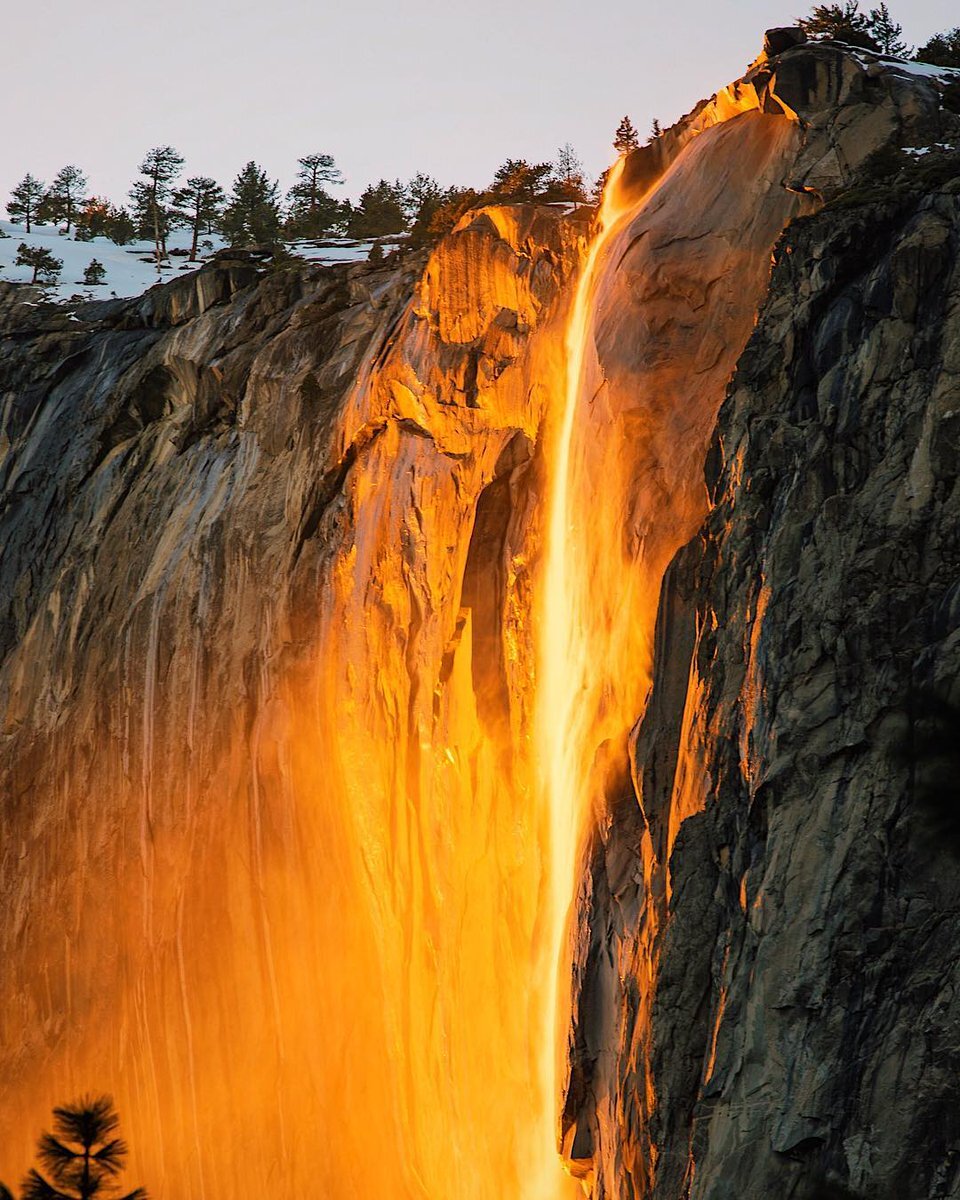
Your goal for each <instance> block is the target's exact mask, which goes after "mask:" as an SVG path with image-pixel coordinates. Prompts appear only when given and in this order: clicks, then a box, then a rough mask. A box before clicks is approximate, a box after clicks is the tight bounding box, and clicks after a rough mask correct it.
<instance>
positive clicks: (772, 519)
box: [592, 191, 960, 1200]
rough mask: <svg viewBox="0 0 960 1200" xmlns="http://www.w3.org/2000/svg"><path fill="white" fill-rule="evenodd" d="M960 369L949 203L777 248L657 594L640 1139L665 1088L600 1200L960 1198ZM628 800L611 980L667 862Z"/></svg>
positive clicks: (837, 225)
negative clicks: (615, 1185)
mask: <svg viewBox="0 0 960 1200" xmlns="http://www.w3.org/2000/svg"><path fill="white" fill-rule="evenodd" d="M958 356H960V203H958V200H957V197H956V196H954V195H951V194H949V193H948V192H942V191H941V192H935V193H928V194H925V195H916V194H914V195H913V196H912V197H902V196H901V197H899V198H897V197H892V198H888V199H887V200H886V201H885V202H882V201H881V202H875V203H872V204H871V203H867V204H862V205H855V206H853V207H850V208H847V209H841V210H839V211H838V210H836V209H833V210H831V209H829V208H828V209H827V210H825V211H823V212H821V213H820V214H818V215H817V216H815V217H811V218H808V219H805V220H801V221H798V222H796V223H795V224H794V225H793V226H791V228H790V229H789V230H788V231H787V233H786V235H785V237H784V239H783V241H782V242H781V244H780V246H779V248H778V251H777V262H776V266H775V268H774V272H773V276H772V280H771V284H770V293H769V297H768V299H767V302H766V304H765V306H764V308H763V310H762V312H761V316H760V321H759V325H758V328H757V331H756V333H755V334H754V336H753V337H752V339H751V341H750V343H749V345H748V347H747V349H746V351H745V353H744V355H743V357H742V358H741V360H740V362H739V364H738V367H737V372H736V376H735V379H734V382H733V385H732V388H731V392H730V395H729V398H728V400H727V402H726V404H725V405H724V408H723V409H722V411H721V413H720V417H719V420H718V425H717V432H716V440H715V442H714V447H713V450H712V452H711V455H710V458H709V462H708V483H709V485H710V488H711V494H712V509H711V512H710V515H709V517H708V519H707V521H706V523H705V525H704V526H703V529H702V530H701V533H700V535H699V536H698V537H697V538H696V539H695V540H694V541H693V542H692V543H691V544H690V545H689V546H688V547H687V548H686V549H685V550H684V551H683V552H682V553H681V555H679V556H678V558H677V560H676V561H675V562H674V564H673V566H672V568H671V570H670V571H669V572H668V574H667V576H666V579H665V583H664V590H663V594H662V603H661V611H660V619H659V626H658V644H657V657H656V677H655V684H654V692H653V696H652V698H651V702H650V705H649V708H648V711H647V715H646V718H645V720H644V722H643V723H642V725H641V726H640V728H639V731H638V734H637V741H636V747H635V752H634V755H635V761H636V763H637V764H638V766H637V772H638V774H637V778H636V790H637V795H639V796H640V797H641V798H642V812H643V815H644V820H643V822H642V825H643V831H642V832H643V835H644V836H647V837H649V839H650V840H651V842H652V845H653V848H654V854H653V862H654V863H655V864H662V865H657V866H655V867H654V868H653V875H654V878H653V883H652V887H651V886H650V884H651V881H650V879H649V878H648V880H647V885H648V888H649V890H650V892H651V894H652V896H653V897H654V900H655V903H654V904H653V906H652V909H653V911H651V910H650V907H649V906H648V909H647V911H645V912H643V913H642V915H641V922H640V925H641V928H642V927H643V926H644V925H646V926H648V927H650V926H652V927H653V929H654V931H655V933H654V936H655V938H656V940H657V944H658V946H659V947H660V957H659V974H658V977H657V980H656V984H655V992H656V994H655V998H654V1000H653V1003H652V1016H651V1027H652V1031H653V1032H652V1049H651V1053H650V1058H649V1074H648V1075H646V1077H645V1078H644V1077H643V1073H641V1078H640V1079H638V1078H637V1075H636V1061H637V1055H636V1046H637V1045H638V1044H639V1033H640V1031H639V1029H638V1027H637V1023H636V1018H635V1015H634V1014H635V1012H636V1011H637V1008H638V1003H637V1000H636V998H635V997H636V995H637V993H638V991H640V990H642V987H643V980H642V977H638V976H631V973H630V971H627V972H625V986H624V988H623V991H622V994H621V1000H620V1021H621V1024H620V1026H619V1029H620V1038H621V1042H620V1045H621V1057H620V1060H619V1075H620V1080H621V1085H620V1086H621V1092H620V1095H621V1101H620V1103H621V1106H622V1107H621V1109H620V1111H621V1114H622V1128H623V1129H624V1131H626V1132H625V1136H624V1142H625V1143H627V1145H629V1144H630V1143H632V1142H633V1140H634V1137H635V1132H634V1131H635V1130H636V1129H637V1127H638V1125H639V1124H640V1120H639V1111H640V1109H641V1107H642V1106H641V1105H640V1104H639V1101H638V1097H641V1096H642V1095H643V1094H644V1091H645V1088H646V1087H650V1088H651V1089H652V1095H651V1102H650V1110H651V1116H650V1118H649V1119H648V1120H647V1121H646V1123H645V1128H646V1129H647V1130H648V1131H649V1138H650V1142H651V1143H652V1145H653V1147H655V1150H654V1151H653V1157H654V1160H655V1163H656V1166H655V1170H654V1171H653V1173H652V1176H651V1177H649V1178H645V1170H646V1165H647V1163H648V1162H649V1158H648V1159H647V1160H646V1162H645V1163H644V1164H643V1167H644V1170H641V1171H639V1172H637V1178H636V1179H635V1180H634V1181H633V1183H631V1184H627V1183H624V1184H623V1186H622V1190H621V1191H620V1192H619V1193H617V1192H612V1193H611V1194H620V1195H624V1196H628V1195H629V1196H633V1195H637V1196H639V1195H647V1194H651V1195H653V1196H656V1197H663V1198H664V1200H666V1198H668V1197H669V1198H671V1200H672V1198H674V1197H678V1196H681V1195H689V1196H692V1197H698V1198H704V1200H706V1198H709V1200H721V1198H724V1200H725V1198H727V1197H734V1196H737V1197H744V1196H746V1197H761V1196H772V1195H777V1196H796V1197H821V1196H824V1195H833V1194H836V1195H848V1194H849V1195H856V1196H864V1197H866V1196H869V1197H871V1198H872V1200H884V1198H886V1197H890V1198H891V1200H892V1198H893V1197H907V1198H911V1200H912V1198H914V1197H915V1198H917V1200H920V1198H921V1197H924V1198H925V1197H948V1196H956V1195H957V1194H958V1188H960V1172H958V1168H960V1162H958V1150H960V1108H958V1105H957V1079H958V1078H960V1002H958V999H957V997H958V983H960V967H958V956H957V946H958V945H960V907H958V901H960V890H958V889H960V882H958V879H960V876H958V872H957V857H956V855H957V849H958V842H957V839H956V825H955V824H954V823H953V821H952V820H951V819H950V818H949V817H948V816H947V817H945V811H946V813H947V814H949V813H950V812H951V811H952V806H954V805H955V801H956V789H955V783H954V782H953V781H952V780H951V769H950V768H949V766H947V765H945V764H948V763H949V762H952V761H954V755H955V747H956V740H955V738H956V732H955V731H956V715H955V714H956V707H955V706H956V705H957V702H958V700H960V693H958V683H957V680H958V677H960V659H958V652H957V646H958V637H960V624H958V612H957V606H956V603H955V598H956V592H957V587H958V583H957V581H958V578H960V539H958V536H957V527H958V516H960V508H958V506H960V494H958V491H957V478H958V473H960V458H958V454H957V451H958V431H957V417H956V411H955V409H956V404H957V397H958V395H960V391H958V384H960V375H958V372H960V357H958ZM692 640H695V649H694V652H693V654H692V655H691V654H690V653H689V646H690V643H691V641H692ZM688 672H689V678H690V679H691V680H693V679H695V680H699V681H700V685H701V686H700V689H699V691H698V696H699V700H698V706H697V716H696V720H695V721H694V722H693V723H692V724H691V725H689V726H688V727H687V728H685V729H682V730H681V724H682V719H683V714H684V700H685V697H686V696H687V694H688V688H687V678H688ZM691 773H693V774H694V775H695V776H696V779H697V781H698V792H699V795H700V797H701V800H702V806H703V810H702V811H701V812H699V813H696V814H695V815H691V816H688V818H687V819H686V820H685V821H684V822H683V823H682V825H681V826H680V829H679V833H678V835H677V836H676V840H675V842H674V843H673V846H672V851H671V849H670V836H671V826H672V825H673V824H674V823H675V813H676V810H677V807H678V805H679V804H681V802H682V791H683V786H684V785H683V780H684V778H688V777H689V775H690V774H691ZM632 802H635V797H634V796H627V797H625V798H624V799H623V800H622V801H621V802H620V803H619V805H616V806H615V807H614V810H613V817H612V821H611V826H610V832H609V834H608V835H607V839H606V846H605V851H604V852H603V853H602V854H601V853H598V854H597V855H595V858H594V885H593V887H594V903H595V904H596V906H597V912H596V915H595V916H594V919H593V923H592V927H593V928H594V930H595V931H597V930H600V929H606V930H607V932H606V934H605V935H604V936H600V937H599V941H600V943H601V949H600V950H595V951H594V953H595V954H597V953H600V952H601V951H602V953H605V954H607V955H613V956H614V957H618V956H619V958H620V961H623V956H624V955H626V954H627V953H628V952H629V948H630V946H631V945H635V944H636V933H635V931H634V929H633V928H632V921H633V917H634V906H635V904H636V897H637V895H638V892H637V890H636V887H635V885H631V879H633V878H636V877H637V876H638V875H642V873H643V870H644V869H645V870H646V871H647V873H648V875H649V873H650V871H651V867H650V865H649V862H648V863H647V864H646V865H645V866H644V865H642V864H641V861H640V856H639V855H636V854H634V855H633V856H632V857H631V847H632V846H635V845H637V844H638V842H637V832H636V828H635V826H636V819H635V818H634V817H632V816H631V815H630V813H631V804H632ZM598 897H602V899H600V898H598ZM613 929H616V930H617V932H611V931H612V930H613ZM597 940H598V938H597V936H595V941H597ZM631 1031H632V1032H631ZM631 1047H633V1049H632V1050H631ZM619 1152H620V1155H621V1158H622V1160H623V1163H624V1169H623V1173H624V1174H626V1175H627V1176H628V1177H629V1176H631V1175H632V1170H631V1164H630V1162H629V1153H628V1149H627V1146H624V1147H622V1148H621V1149H620V1151H619ZM831 1189H833V1190H831ZM844 1189H846V1190H844Z"/></svg>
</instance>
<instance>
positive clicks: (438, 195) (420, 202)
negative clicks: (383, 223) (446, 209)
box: [402, 171, 444, 224]
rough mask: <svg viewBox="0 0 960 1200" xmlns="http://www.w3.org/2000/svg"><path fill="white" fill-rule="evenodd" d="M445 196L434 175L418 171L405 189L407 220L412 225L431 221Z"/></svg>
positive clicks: (404, 200)
mask: <svg viewBox="0 0 960 1200" xmlns="http://www.w3.org/2000/svg"><path fill="white" fill-rule="evenodd" d="M443 194H444V193H443V188H441V186H440V184H439V183H437V181H436V180H435V179H434V178H433V176H432V175H427V174H426V173H425V172H424V171H418V172H417V173H416V175H414V176H413V178H412V179H411V180H410V182H409V183H408V184H407V185H406V186H405V187H404V189H403V201H402V203H403V211H404V212H405V213H406V217H407V220H408V221H409V222H411V223H412V224H416V222H417V221H421V222H422V221H424V220H427V221H429V219H430V217H431V216H432V215H433V213H435V212H436V211H437V209H438V208H439V207H440V205H441V204H442V203H443Z"/></svg>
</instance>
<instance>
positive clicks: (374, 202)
mask: <svg viewBox="0 0 960 1200" xmlns="http://www.w3.org/2000/svg"><path fill="white" fill-rule="evenodd" d="M406 228H407V214H406V213H405V212H404V189H403V184H402V183H399V182H394V183H390V181H389V180H387V179H381V180H380V181H379V183H371V184H370V185H369V187H366V188H364V190H363V192H362V193H361V194H360V203H359V204H358V205H357V206H356V207H355V208H353V209H352V210H351V212H350V217H349V220H348V222H347V233H349V235H350V236H351V237H356V238H368V237H383V236H385V235H386V234H390V233H403V231H404V230H405V229H406Z"/></svg>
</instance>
